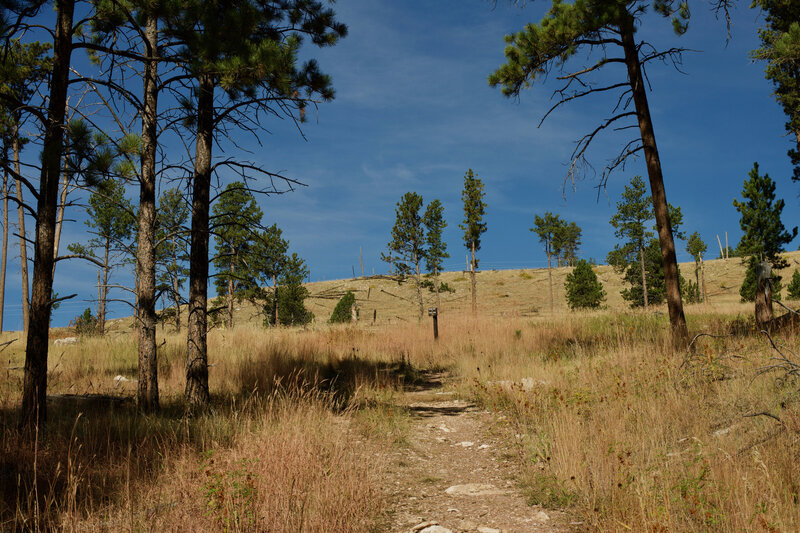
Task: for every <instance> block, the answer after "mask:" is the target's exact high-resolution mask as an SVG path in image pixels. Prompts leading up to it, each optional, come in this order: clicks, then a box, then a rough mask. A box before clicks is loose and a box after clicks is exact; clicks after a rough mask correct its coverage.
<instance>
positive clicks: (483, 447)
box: [478, 444, 489, 450]
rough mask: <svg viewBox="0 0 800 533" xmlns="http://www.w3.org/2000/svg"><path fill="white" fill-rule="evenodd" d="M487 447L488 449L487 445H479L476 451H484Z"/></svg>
mask: <svg viewBox="0 0 800 533" xmlns="http://www.w3.org/2000/svg"><path fill="white" fill-rule="evenodd" d="M488 447H489V445H488V444H481V445H480V446H478V449H479V450H485V449H486V448H488Z"/></svg>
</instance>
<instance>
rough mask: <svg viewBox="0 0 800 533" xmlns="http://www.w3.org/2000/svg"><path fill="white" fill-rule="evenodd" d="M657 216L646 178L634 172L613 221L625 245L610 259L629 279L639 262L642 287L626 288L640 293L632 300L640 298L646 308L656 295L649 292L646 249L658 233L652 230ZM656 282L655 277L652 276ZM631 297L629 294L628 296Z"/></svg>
mask: <svg viewBox="0 0 800 533" xmlns="http://www.w3.org/2000/svg"><path fill="white" fill-rule="evenodd" d="M651 220H653V209H652V201H651V199H650V197H649V196H647V190H646V188H645V183H644V180H643V179H642V178H641V176H634V177H633V178H632V179H631V182H630V185H626V186H625V189H624V191H623V192H622V198H621V199H620V201H618V202H617V212H616V213H615V214H614V216H612V217H611V221H610V222H611V225H612V226H613V227H614V230H615V231H614V235H615V236H616V237H617V238H618V239H622V240H623V243H622V244H621V245H619V244H618V245H616V246H614V250H612V251H611V252H610V253H609V254H608V263H609V264H610V265H612V266H613V267H614V269H615V270H617V272H623V271H626V275H625V278H626V280H628V281H629V282H630V281H631V278H632V277H633V276H632V275H631V274H630V273H631V272H632V268H631V266H632V265H633V264H636V263H638V264H639V275H640V282H639V283H638V284H637V283H634V284H635V285H638V287H639V288H640V290H641V298H639V292H638V290H637V291H634V292H631V291H630V290H628V292H623V297H624V294H628V295H633V294H635V295H636V296H635V297H633V298H631V301H635V302H639V301H640V300H641V302H642V303H641V304H640V305H643V306H644V308H645V309H647V307H648V306H649V305H650V303H651V300H652V298H651V297H650V294H649V293H648V278H647V265H646V262H647V261H646V258H645V249H646V248H647V247H648V246H649V244H650V240H651V239H652V238H653V237H654V233H653V232H652V231H650V230H648V229H647V228H648V225H649V222H650V221H651ZM651 283H652V280H651ZM626 299H629V298H626Z"/></svg>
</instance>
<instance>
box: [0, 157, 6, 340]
mask: <svg viewBox="0 0 800 533" xmlns="http://www.w3.org/2000/svg"><path fill="white" fill-rule="evenodd" d="M2 192H3V250H2V256H1V257H0V333H2V331H3V311H4V310H5V296H6V259H7V258H8V172H5V173H3V191H2Z"/></svg>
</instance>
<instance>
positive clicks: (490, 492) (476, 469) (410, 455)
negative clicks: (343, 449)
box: [385, 374, 577, 533]
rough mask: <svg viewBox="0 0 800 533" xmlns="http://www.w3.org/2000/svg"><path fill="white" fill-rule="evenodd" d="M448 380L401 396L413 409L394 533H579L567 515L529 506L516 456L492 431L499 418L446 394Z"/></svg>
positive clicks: (398, 460) (396, 486)
mask: <svg viewBox="0 0 800 533" xmlns="http://www.w3.org/2000/svg"><path fill="white" fill-rule="evenodd" d="M445 379H446V376H444V375H442V374H435V375H431V376H429V379H428V382H427V383H426V385H425V386H424V387H420V388H418V389H416V390H413V389H412V390H406V391H405V392H403V393H401V394H400V395H399V397H398V403H399V404H400V405H403V406H404V407H406V408H407V409H409V411H410V412H411V428H410V430H409V439H408V440H409V442H408V444H407V445H403V446H399V447H397V448H396V449H395V451H394V452H393V457H391V460H390V463H389V467H388V478H387V480H386V485H385V487H386V491H387V492H388V493H389V499H390V502H391V509H392V513H391V521H390V524H389V531H392V532H398V533H399V532H409V531H422V532H424V533H445V532H446V531H447V530H449V531H452V532H453V533H457V532H458V533H460V532H480V533H498V532H500V531H502V532H507V533H516V532H523V533H524V532H557V531H558V532H561V531H571V530H574V529H575V528H576V525H577V524H574V523H573V524H570V521H569V519H568V518H567V517H566V516H565V515H564V514H563V513H560V512H557V511H551V510H545V509H542V508H540V507H535V506H529V505H528V504H527V503H526V502H525V499H524V497H523V496H522V495H521V493H520V491H519V490H518V489H517V487H516V486H515V484H514V481H513V480H514V476H515V469H514V462H515V459H514V458H513V456H510V455H509V454H510V453H513V451H512V450H509V449H507V448H506V447H504V445H503V444H502V441H501V440H500V439H499V438H498V436H497V434H496V433H497V432H494V434H493V432H492V431H491V430H492V428H493V425H494V424H495V419H494V417H493V415H492V414H490V413H488V412H486V411H483V410H481V409H480V408H478V407H477V406H475V405H473V404H471V403H469V402H466V401H463V400H459V399H457V398H456V397H455V396H454V395H453V394H452V393H449V392H446V391H443V390H442V382H443V380H445ZM426 522H428V523H429V524H428V525H425V523H426ZM435 525H438V527H439V528H440V529H437V528H436V527H435ZM415 526H416V527H415Z"/></svg>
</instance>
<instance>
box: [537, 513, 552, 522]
mask: <svg viewBox="0 0 800 533" xmlns="http://www.w3.org/2000/svg"><path fill="white" fill-rule="evenodd" d="M534 518H535V519H536V520H538V521H539V522H547V521H548V520H550V517H549V516H547V513H545V512H544V511H539V512H538V513H536V514H535V515H534Z"/></svg>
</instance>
